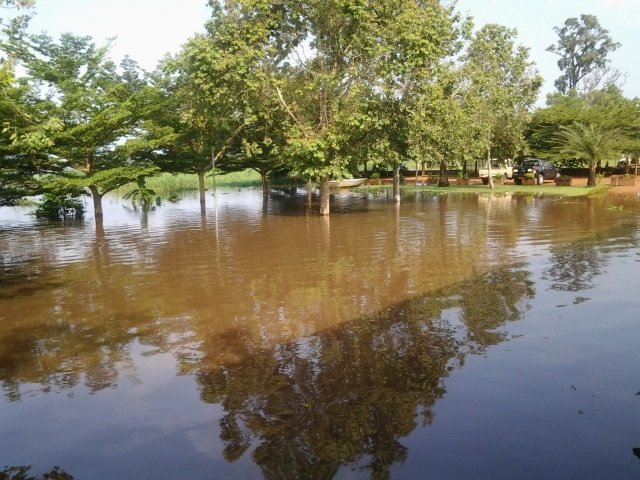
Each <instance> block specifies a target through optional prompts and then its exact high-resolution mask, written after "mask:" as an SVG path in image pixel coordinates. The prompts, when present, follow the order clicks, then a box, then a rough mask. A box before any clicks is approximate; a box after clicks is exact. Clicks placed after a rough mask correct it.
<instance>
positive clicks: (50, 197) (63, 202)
mask: <svg viewBox="0 0 640 480" xmlns="http://www.w3.org/2000/svg"><path fill="white" fill-rule="evenodd" d="M83 215H84V205H83V204H82V202H81V201H80V200H79V199H78V198H76V197H74V196H72V195H55V194H53V193H45V194H44V195H43V196H42V200H41V201H40V203H39V204H38V208H37V209H36V217H38V218H48V219H49V220H64V219H65V218H82V216H83Z"/></svg>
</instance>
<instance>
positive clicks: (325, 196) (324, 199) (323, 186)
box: [320, 176, 330, 215]
mask: <svg viewBox="0 0 640 480" xmlns="http://www.w3.org/2000/svg"><path fill="white" fill-rule="evenodd" d="M329 198H330V191H329V177H327V176H325V177H322V178H321V179H320V215H329Z"/></svg>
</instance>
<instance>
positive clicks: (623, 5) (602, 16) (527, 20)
mask: <svg viewBox="0 0 640 480" xmlns="http://www.w3.org/2000/svg"><path fill="white" fill-rule="evenodd" d="M457 4H458V10H459V11H461V12H463V13H466V14H469V15H471V16H472V17H473V18H474V23H475V25H476V27H480V26H482V25H484V24H486V23H499V24H502V25H505V26H507V27H510V28H516V29H517V31H518V42H519V43H520V44H522V45H524V46H526V47H529V48H530V57H531V59H532V60H533V61H534V62H535V64H536V68H537V69H538V71H539V73H540V74H541V75H542V76H543V78H544V80H545V82H544V86H543V88H542V92H541V95H540V99H539V102H538V104H539V105H543V104H544V99H545V97H546V94H547V93H549V92H552V91H553V90H554V86H553V83H554V81H555V79H556V78H557V77H558V76H559V75H560V71H559V69H558V67H557V64H556V62H557V58H558V57H557V56H556V55H555V54H553V53H551V52H547V51H546V49H547V47H549V46H550V45H552V44H553V43H555V42H556V40H557V36H556V34H555V33H554V31H553V27H555V26H560V25H562V24H563V23H564V21H565V20H566V19H567V18H569V17H579V16H580V15H581V14H583V13H585V14H592V15H595V16H596V17H598V19H599V21H600V24H601V25H602V26H603V27H604V28H606V29H607V30H609V34H610V36H611V37H612V38H613V40H615V41H617V42H619V43H621V44H622V46H621V47H620V48H619V49H618V50H616V51H615V52H613V53H612V54H611V55H610V59H611V62H612V67H613V68H616V69H618V70H620V71H621V72H623V73H625V74H626V81H625V83H624V84H623V86H622V89H623V92H624V94H625V95H626V96H627V97H630V98H635V97H638V98H640V61H638V52H640V0H458V2H457ZM35 11H36V15H35V17H34V19H33V20H32V22H31V31H32V32H40V31H43V30H46V31H47V32H48V33H49V34H51V35H54V36H55V35H57V34H59V33H62V32H73V33H76V34H80V35H90V36H92V37H93V38H94V39H95V40H96V42H97V43H98V44H102V43H104V42H105V41H106V39H107V38H110V37H117V39H116V41H115V44H114V46H113V48H112V50H111V51H112V56H113V57H114V59H115V60H119V59H121V58H122V57H123V56H124V55H129V56H130V57H131V58H133V59H134V60H136V61H137V62H138V63H139V64H140V65H141V66H142V67H143V68H145V69H146V70H152V69H153V68H154V67H155V66H156V65H157V62H158V61H159V60H160V59H161V58H162V57H163V56H164V55H165V53H177V52H178V51H179V49H180V46H181V45H182V44H183V43H184V42H185V41H186V40H187V39H188V38H189V37H191V36H192V35H193V34H194V33H197V32H202V31H203V30H204V28H203V26H204V24H205V22H206V21H207V19H208V18H209V15H210V9H209V7H207V5H206V0H37V2H36V10H35Z"/></svg>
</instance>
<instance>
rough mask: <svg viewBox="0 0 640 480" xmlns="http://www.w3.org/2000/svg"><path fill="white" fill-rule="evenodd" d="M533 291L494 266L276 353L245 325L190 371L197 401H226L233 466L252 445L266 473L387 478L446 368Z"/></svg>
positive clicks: (439, 392)
mask: <svg viewBox="0 0 640 480" xmlns="http://www.w3.org/2000/svg"><path fill="white" fill-rule="evenodd" d="M533 295H534V290H533V287H532V284H531V281H530V280H529V279H528V274H527V272H526V271H524V270H516V271H514V270H493V271H490V272H488V273H486V274H483V275H479V276H477V277H474V278H472V279H470V280H468V281H466V282H463V283H461V284H459V285H456V286H451V287H449V288H447V289H444V290H441V291H439V292H434V293H433V294H430V295H428V296H425V297H420V298H415V299H412V300H410V301H408V302H404V303H402V304H399V305H396V306H394V307H392V308H390V309H386V310H383V311H380V312H376V313H375V314H373V315H370V316H367V317H364V318H362V319H359V320H355V321H351V322H348V323H346V324H343V325H341V326H340V327H338V328H335V329H331V330H329V331H325V332H322V333H320V334H317V335H312V336H307V337H303V338H301V339H299V340H297V341H295V342H291V343H286V344H281V345H277V346H275V347H266V346H265V345H263V344H261V343H260V341H259V339H256V338H253V337H252V336H251V335H249V334H248V332H246V331H242V330H237V331H233V332H227V333H226V334H225V335H223V336H212V337H209V338H208V339H207V341H206V343H205V344H204V345H203V349H204V357H202V358H199V359H197V361H195V362H193V364H192V369H193V370H194V372H195V374H196V379H197V381H198V383H199V385H200V386H201V391H202V393H201V395H202V399H203V400H204V401H206V402H210V403H220V404H222V405H223V406H224V409H225V412H226V414H225V416H224V418H223V419H222V420H221V430H222V434H221V436H222V439H223V440H224V442H225V447H224V456H225V458H226V459H227V460H228V461H235V460H237V459H239V458H240V457H241V456H242V455H244V454H246V453H247V452H248V451H249V450H250V448H252V445H254V442H255V443H257V446H255V448H254V449H253V451H252V453H251V455H252V458H253V460H254V461H255V462H256V463H257V464H258V465H259V466H260V468H261V469H262V471H263V473H264V475H265V477H266V478H332V477H333V476H334V475H335V474H336V472H337V471H338V469H339V468H340V467H341V466H343V465H348V466H349V467H350V468H355V469H358V470H366V471H369V472H370V473H371V475H372V477H373V478H387V477H388V475H389V468H390V466H391V465H392V464H394V463H397V462H402V461H403V460H404V459H405V457H406V455H407V449H406V447H405V446H403V445H402V443H401V441H400V440H401V438H402V437H404V436H406V435H408V434H409V433H411V432H412V431H413V430H414V429H415V428H416V426H417V424H418V423H419V424H421V425H423V426H425V425H429V424H430V423H431V421H432V417H433V413H432V411H431V407H432V406H433V404H434V403H435V402H436V400H437V399H439V398H441V397H442V396H443V395H444V394H445V393H446V390H445V387H444V383H443V380H444V379H445V378H446V377H447V376H448V375H449V372H450V371H451V370H452V369H453V368H455V365H458V364H461V363H463V360H464V357H465V355H467V354H469V353H478V352H480V351H482V350H483V349H484V348H486V347H487V346H489V345H493V344H496V343H497V342H500V341H502V340H504V339H505V332H503V331H500V330H498V329H499V327H500V326H501V325H503V324H504V323H505V322H507V321H513V320H518V319H519V318H520V317H521V315H522V312H523V311H524V308H525V307H526V304H527V302H528V301H529V300H532V299H533ZM447 310H449V311H455V312H458V315H459V320H460V323H458V322H452V321H450V320H447V318H448V316H447V315H444V313H445V311H447ZM416 415H417V416H416Z"/></svg>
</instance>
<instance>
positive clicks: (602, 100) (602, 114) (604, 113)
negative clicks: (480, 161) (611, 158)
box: [526, 85, 640, 167]
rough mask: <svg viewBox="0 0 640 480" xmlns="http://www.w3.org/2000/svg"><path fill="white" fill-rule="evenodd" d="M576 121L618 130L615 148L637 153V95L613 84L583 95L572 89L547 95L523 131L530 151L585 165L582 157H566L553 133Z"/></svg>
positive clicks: (639, 114) (639, 125)
mask: <svg viewBox="0 0 640 480" xmlns="http://www.w3.org/2000/svg"><path fill="white" fill-rule="evenodd" d="M576 122H577V123H581V124H583V125H601V126H602V128H604V129H605V130H618V131H619V133H620V145H619V150H620V151H621V152H623V153H626V154H630V155H637V152H638V150H639V148H638V131H639V130H640V102H639V101H638V99H628V98H625V97H624V95H622V92H621V91H620V90H619V89H618V88H617V87H616V86H614V85H610V86H609V87H607V88H606V89H604V90H594V91H591V92H589V93H586V94H583V95H581V94H579V93H578V92H576V91H571V92H569V93H568V94H567V95H563V94H561V93H560V92H557V93H555V94H553V95H550V96H549V97H548V99H547V106H546V107H545V108H540V109H538V110H537V111H536V112H535V113H534V114H533V117H532V120H531V123H530V125H529V128H528V131H527V134H526V136H527V142H528V144H529V147H530V148H531V151H532V153H533V154H534V155H536V156H539V157H542V158H547V159H549V160H552V161H553V162H555V163H557V164H559V165H564V166H571V167H582V166H588V164H587V165H585V161H584V160H580V159H575V158H567V156H566V152H564V151H563V150H562V149H558V148H556V147H557V143H558V139H557V133H558V131H559V130H560V129H561V127H570V126H572V125H574V124H575V123H576ZM576 161H577V162H578V163H576Z"/></svg>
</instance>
